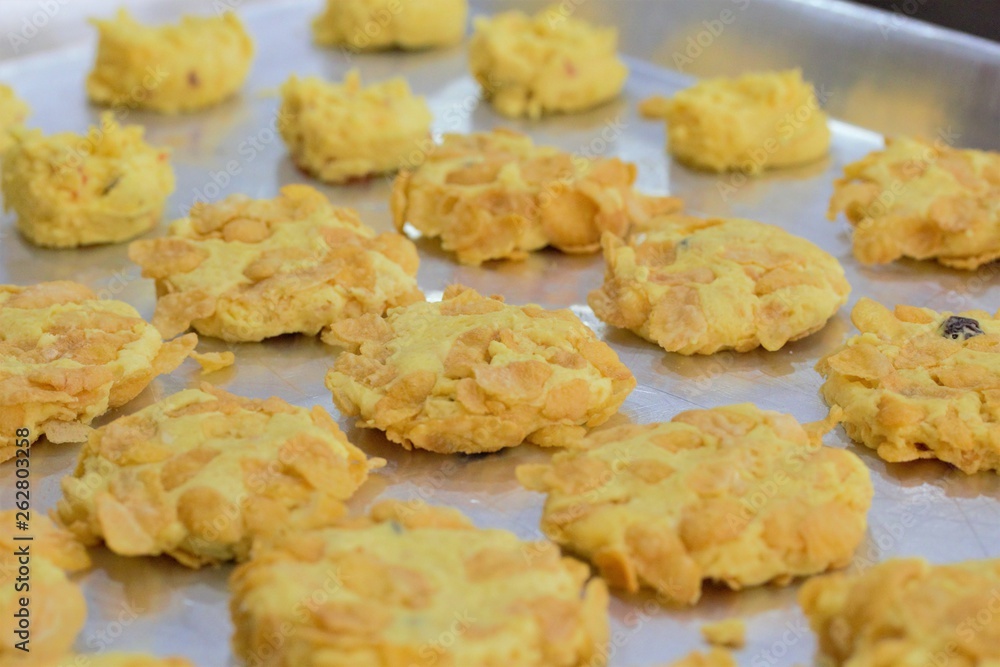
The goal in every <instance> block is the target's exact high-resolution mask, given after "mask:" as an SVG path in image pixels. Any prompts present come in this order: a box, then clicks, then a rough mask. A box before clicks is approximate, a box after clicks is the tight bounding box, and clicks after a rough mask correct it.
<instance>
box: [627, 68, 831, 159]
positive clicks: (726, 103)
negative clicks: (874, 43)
mask: <svg viewBox="0 0 1000 667" xmlns="http://www.w3.org/2000/svg"><path fill="white" fill-rule="evenodd" d="M639 111H640V113H642V114H643V115H644V116H647V117H651V118H664V119H666V121H667V151H668V152H670V153H671V154H672V155H673V156H674V157H675V158H676V159H677V160H679V161H681V162H683V163H684V164H686V165H688V166H691V167H695V168H698V169H705V170H708V171H715V172H723V171H741V172H744V173H746V174H751V175H752V174H758V173H760V172H761V171H763V170H765V169H777V168H781V167H791V166H795V165H798V164H804V163H806V162H813V161H815V160H818V159H820V158H821V157H823V156H825V155H826V154H827V153H828V152H829V150H830V129H829V128H828V127H827V124H826V114H825V113H823V110H822V109H821V108H820V105H819V102H818V101H817V99H816V92H815V91H814V90H813V87H812V84H809V83H807V82H805V81H803V80H802V72H801V71H800V70H797V69H795V70H787V71H783V72H757V73H752V74H744V75H743V76H739V77H736V78H723V77H720V78H714V79H704V80H702V81H699V82H698V83H696V84H695V85H694V86H692V87H691V88H687V89H685V90H682V91H680V92H679V93H677V94H676V95H674V97H673V98H671V99H665V98H662V97H654V98H651V99H649V100H646V101H644V102H643V103H642V104H641V105H640V107H639Z"/></svg>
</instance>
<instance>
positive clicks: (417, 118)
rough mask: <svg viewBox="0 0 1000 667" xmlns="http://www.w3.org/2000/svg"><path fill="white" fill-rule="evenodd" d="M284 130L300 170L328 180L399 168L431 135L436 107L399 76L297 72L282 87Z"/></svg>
mask: <svg viewBox="0 0 1000 667" xmlns="http://www.w3.org/2000/svg"><path fill="white" fill-rule="evenodd" d="M281 95H282V103H281V110H280V112H279V114H278V117H279V119H280V120H279V123H278V130H279V131H280V132H281V137H282V138H283V139H284V140H285V144H286V145H287V146H288V152H289V153H291V156H292V160H293V161H294V162H295V164H297V165H298V166H299V168H300V169H302V170H303V171H305V172H307V173H308V174H310V175H312V176H314V177H316V178H318V179H319V180H321V181H324V182H326V183H345V182H347V181H350V180H355V179H361V178H364V177H366V176H370V175H373V174H387V173H392V172H394V171H397V170H399V169H400V168H401V167H403V166H404V165H406V164H409V163H410V162H411V157H412V156H414V155H419V154H420V147H421V146H423V145H424V144H426V143H427V141H428V137H429V136H430V129H431V121H432V120H433V116H431V112H430V109H429V108H428V107H427V103H426V102H425V101H424V98H422V97H417V96H416V95H414V94H413V93H412V92H410V86H409V84H407V83H406V79H403V78H401V77H396V78H394V79H389V80H387V81H383V82H381V83H375V84H372V85H370V86H367V87H362V86H361V75H360V74H358V71H357V70H352V71H350V72H349V73H348V74H347V78H346V79H345V80H344V83H342V84H337V83H327V82H325V81H323V80H322V79H319V78H317V77H306V78H304V79H299V78H298V77H296V76H294V75H293V76H292V77H291V78H290V79H289V80H288V81H286V82H285V84H284V85H283V86H282V87H281Z"/></svg>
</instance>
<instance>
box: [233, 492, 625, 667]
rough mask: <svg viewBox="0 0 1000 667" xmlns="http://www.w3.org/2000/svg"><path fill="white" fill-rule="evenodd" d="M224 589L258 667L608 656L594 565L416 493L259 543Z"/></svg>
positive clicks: (603, 601)
mask: <svg viewBox="0 0 1000 667" xmlns="http://www.w3.org/2000/svg"><path fill="white" fill-rule="evenodd" d="M588 579H589V581H588ZM229 586H230V589H231V590H232V594H233V596H232V601H231V603H230V609H231V611H232V616H233V625H234V626H235V628H236V635H235V638H234V640H233V643H234V646H235V650H236V654H237V655H238V656H240V657H242V658H243V659H244V660H246V661H247V662H248V663H249V664H256V665H259V666H260V667H307V666H313V667H318V666H319V665H324V666H325V665H329V666H331V667H332V666H334V665H338V666H340V665H343V666H344V667H348V666H350V667H360V666H361V665H366V666H367V665H371V666H373V667H374V666H376V665H378V666H380V667H415V666H418V665H419V666H421V667H425V666H426V667H431V666H432V665H440V666H441V667H444V666H454V667H458V666H461V667H498V666H500V665H503V666H505V667H506V666H514V665H516V666H517V667H602V666H603V665H604V664H605V662H604V660H603V657H602V656H604V655H606V648H605V644H606V642H607V640H608V619H607V609H608V593H607V588H606V587H605V586H604V582H602V581H601V580H600V579H596V578H595V579H590V569H589V568H588V567H587V566H585V565H584V564H583V563H580V562H579V561H576V560H573V559H571V558H562V557H561V556H560V555H559V549H558V548H557V547H556V546H555V545H553V544H551V543H549V542H522V541H520V540H519V539H518V538H517V537H516V536H515V535H514V534H513V533H509V532H507V531H503V530H479V529H477V528H475V527H474V526H473V525H472V524H471V523H469V521H468V520H467V519H466V518H465V517H464V516H463V515H461V514H460V513H458V512H456V511H455V510H451V509H446V508H437V507H430V506H427V505H424V504H422V503H420V502H418V501H411V502H408V503H407V502H401V501H386V502H383V503H379V504H378V505H376V506H375V507H374V508H373V509H372V511H371V515H370V518H358V519H354V520H351V521H345V522H344V523H343V524H342V525H340V526H335V527H331V528H328V529H324V530H317V531H309V532H304V533H299V534H296V535H291V536H289V537H287V538H286V539H284V540H283V541H282V542H281V543H278V544H274V545H271V546H268V547H267V548H261V549H255V551H254V556H253V559H252V560H250V562H248V563H246V564H244V565H241V566H239V567H238V568H237V569H236V571H235V572H234V573H233V575H232V578H231V579H230V582H229ZM276 632H279V633H280V634H279V635H278V636H280V637H281V638H282V641H281V642H278V643H275V641H274V638H275V633H276Z"/></svg>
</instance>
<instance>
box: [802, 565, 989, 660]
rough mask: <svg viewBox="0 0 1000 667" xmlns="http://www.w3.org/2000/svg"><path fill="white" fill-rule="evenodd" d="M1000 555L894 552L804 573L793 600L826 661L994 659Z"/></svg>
mask: <svg viewBox="0 0 1000 667" xmlns="http://www.w3.org/2000/svg"><path fill="white" fill-rule="evenodd" d="M998 597H1000V559H993V560H980V561H966V562H963V563H955V564H953V565H930V564H929V563H927V561H925V560H923V559H921V558H905V559H904V558H897V559H892V560H889V561H886V562H884V563H879V564H877V565H875V566H873V567H871V568H870V569H868V570H866V571H865V572H863V573H862V574H859V575H853V576H848V575H845V574H840V573H838V574H833V575H829V576H825V577H817V578H815V579H812V580H810V581H807V582H806V583H805V584H804V585H803V586H802V589H801V590H800V591H799V604H801V605H802V609H803V611H804V612H805V614H806V616H807V617H808V618H809V624H810V625H811V626H812V629H813V631H814V632H815V633H816V635H817V636H818V638H819V653H820V656H821V657H823V658H824V659H826V661H827V663H828V664H830V665H838V666H839V665H850V666H851V667H889V666H890V665H948V667H988V666H989V665H996V664H1000V642H998V641H997V637H1000V615H998V614H997V613H996V611H995V610H996V609H997V604H998V603H997V599H998Z"/></svg>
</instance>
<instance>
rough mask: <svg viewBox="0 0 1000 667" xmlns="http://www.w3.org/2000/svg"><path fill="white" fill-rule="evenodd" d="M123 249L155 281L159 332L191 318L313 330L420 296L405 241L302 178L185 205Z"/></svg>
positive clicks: (237, 327) (211, 328)
mask: <svg viewBox="0 0 1000 667" xmlns="http://www.w3.org/2000/svg"><path fill="white" fill-rule="evenodd" d="M129 257H130V258H131V259H132V261H134V262H136V263H137V264H139V266H141V267H142V273H143V275H144V276H146V277H147V278H153V279H155V280H156V289H157V294H158V295H159V298H158V299H157V302H156V314H155V315H154V316H153V324H155V325H156V326H157V328H159V329H160V331H163V332H167V335H173V334H176V333H179V332H181V331H184V330H185V329H187V328H188V326H192V327H194V329H195V330H196V331H198V332H199V333H201V334H203V335H205V336H214V337H216V338H221V339H223V340H228V341H259V340H263V339H265V338H271V337H273V336H280V335H282V334H289V333H303V334H307V335H310V336H314V335H316V334H318V333H319V332H320V331H322V330H323V329H324V328H326V327H329V326H330V325H331V324H332V323H334V322H338V321H340V320H344V319H347V318H351V317H358V316H360V315H363V314H365V313H374V314H376V315H381V314H382V313H384V312H385V311H386V309H387V308H392V307H394V306H402V305H406V304H409V303H413V302H414V301H422V300H423V294H422V293H421V291H420V290H419V289H418V288H417V283H416V279H415V276H416V274H417V265H418V263H419V259H418V257H417V251H416V249H415V248H414V246H413V243H411V242H410V241H409V240H408V239H406V238H405V237H403V236H401V235H399V234H395V233H385V234H378V235H376V234H375V232H373V231H372V230H371V229H370V228H368V227H367V226H365V225H364V224H363V223H362V222H361V221H360V220H359V219H358V216H357V214H356V213H355V212H354V211H353V210H351V209H346V208H336V207H334V206H332V205H331V204H330V202H329V201H327V199H326V197H324V196H323V195H322V193H320V192H318V191H316V190H314V189H313V188H310V187H308V186H305V185H288V186H285V187H283V188H282V189H281V194H280V195H279V196H278V197H275V198H274V199H249V198H248V197H245V196H243V195H233V196H231V197H228V198H227V199H225V200H223V201H221V202H218V203H215V204H202V203H198V204H195V205H194V206H193V207H192V208H191V213H190V216H189V217H187V218H182V219H180V220H176V221H174V222H173V223H172V224H171V225H170V231H169V234H168V236H166V237H165V238H159V239H152V240H143V241H136V242H134V243H133V244H132V245H131V246H130V247H129Z"/></svg>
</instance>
